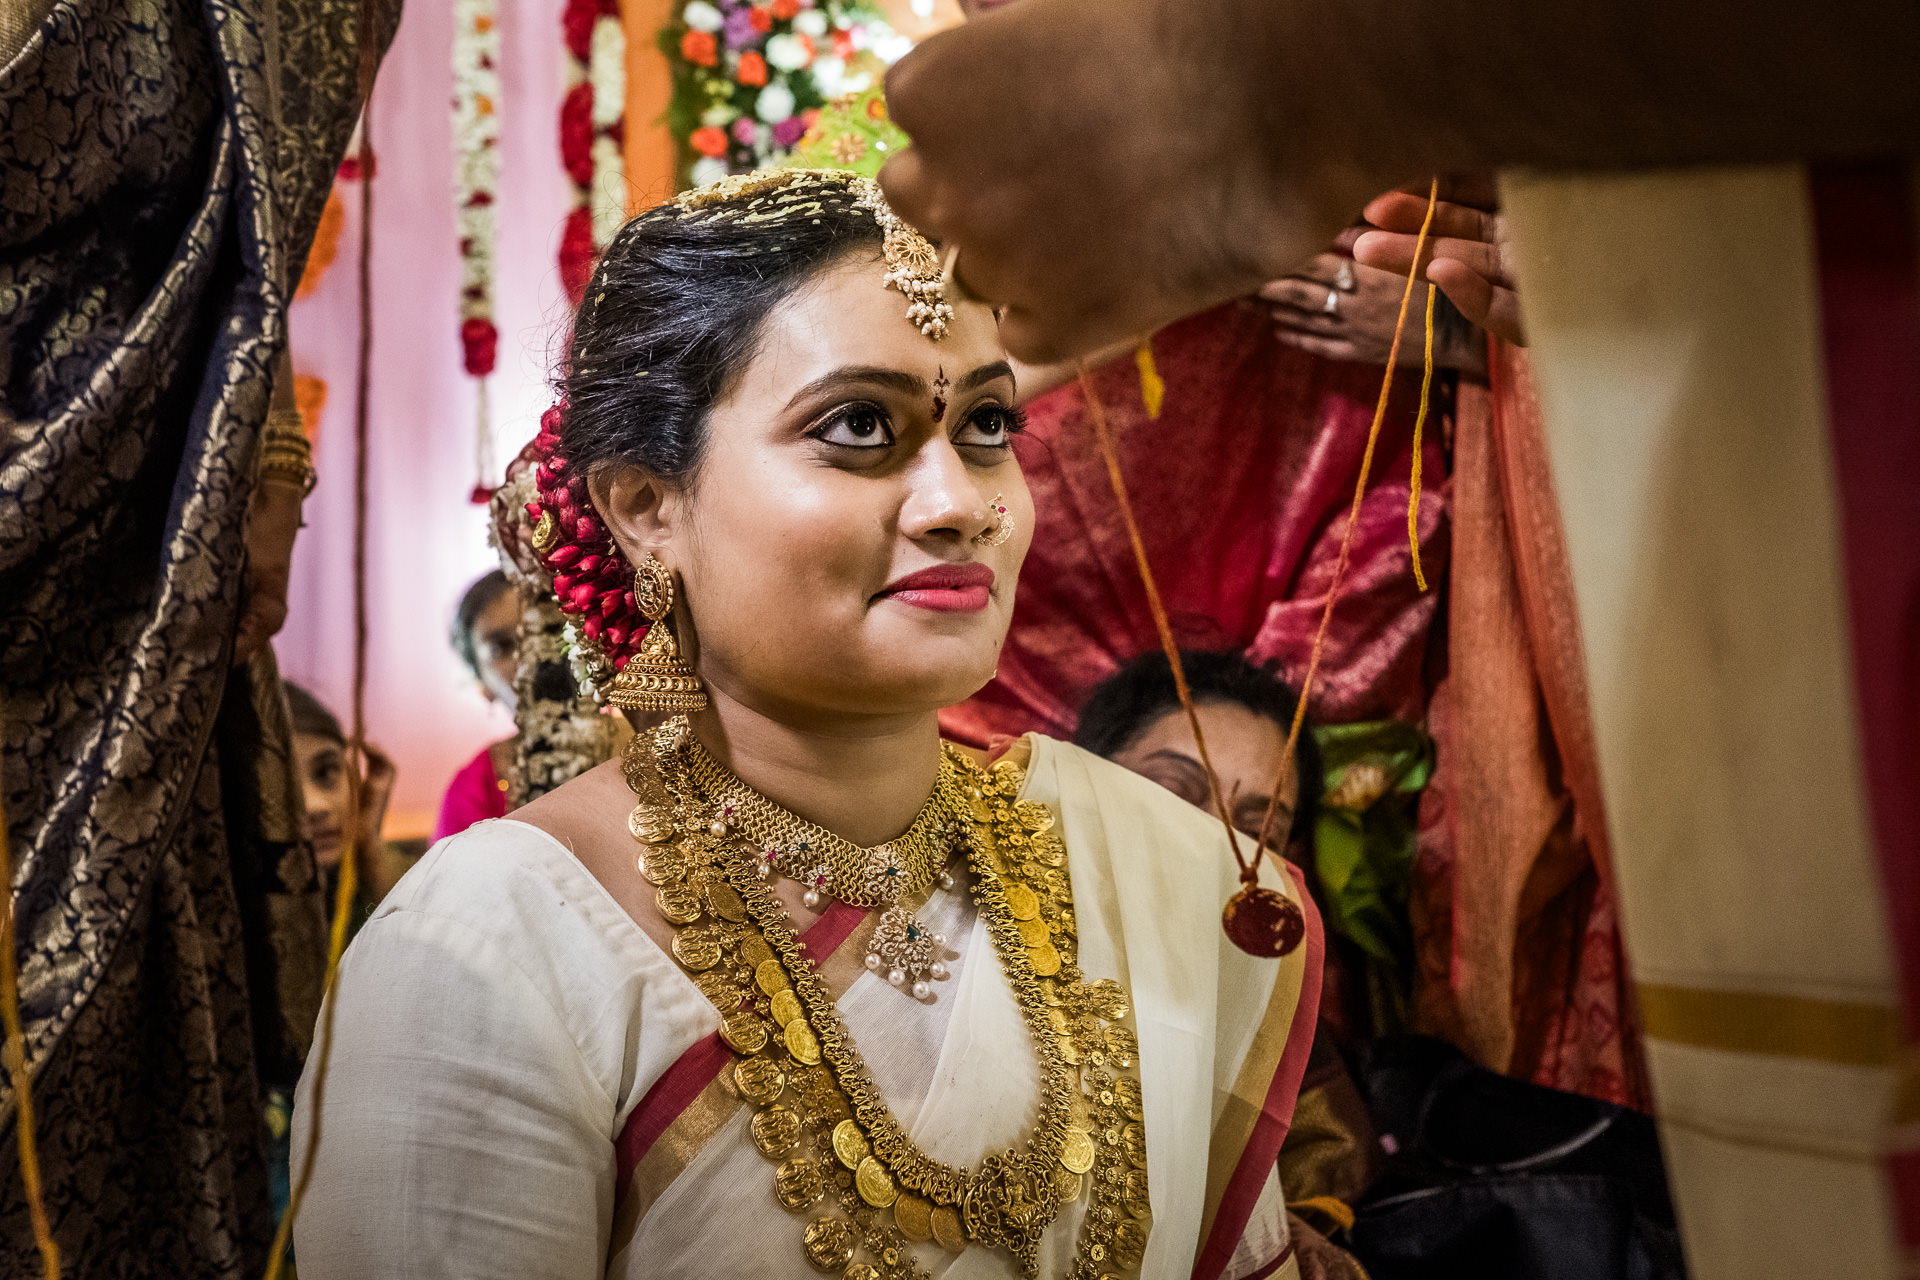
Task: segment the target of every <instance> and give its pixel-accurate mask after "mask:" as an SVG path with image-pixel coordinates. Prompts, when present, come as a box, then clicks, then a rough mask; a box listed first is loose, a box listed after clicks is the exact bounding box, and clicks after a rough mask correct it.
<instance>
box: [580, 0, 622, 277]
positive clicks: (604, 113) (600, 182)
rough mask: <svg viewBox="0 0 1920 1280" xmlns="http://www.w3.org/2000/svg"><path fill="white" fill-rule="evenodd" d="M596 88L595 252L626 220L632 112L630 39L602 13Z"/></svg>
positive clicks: (591, 68) (595, 51) (596, 37)
mask: <svg viewBox="0 0 1920 1280" xmlns="http://www.w3.org/2000/svg"><path fill="white" fill-rule="evenodd" d="M587 80H588V82H589V83H590V84H592V85H593V131H594V133H593V190H592V192H591V193H590V194H589V196H588V199H589V200H590V201H591V207H592V210H593V243H594V247H595V248H598V249H604V248H606V247H607V245H609V244H610V243H612V241H613V237H614V234H615V233H616V232H618V231H619V230H620V226H621V224H622V223H624V222H625V221H626V220H627V182H626V176H627V164H626V156H625V155H624V154H623V152H622V149H621V143H620V137H621V135H622V130H621V129H620V127H619V126H620V125H621V122H622V121H623V120H624V118H625V116H626V112H627V33H626V30H625V28H624V27H623V26H622V25H621V22H620V18H619V15H617V14H606V13H603V14H601V15H600V16H599V18H597V19H596V20H595V21H594V24H593V45H592V53H591V55H590V58H589V61H588V65H587Z"/></svg>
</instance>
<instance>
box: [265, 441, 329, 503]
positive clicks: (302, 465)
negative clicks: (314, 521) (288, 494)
mask: <svg viewBox="0 0 1920 1280" xmlns="http://www.w3.org/2000/svg"><path fill="white" fill-rule="evenodd" d="M260 478H261V479H262V480H291V481H293V482H294V483H295V484H297V485H299V486H300V496H301V497H305V496H306V495H307V494H310V493H312V492H313V486H314V485H316V484H318V483H319V481H320V475H319V472H317V471H315V470H314V467H313V459H312V457H311V456H310V455H309V454H307V453H306V452H305V451H302V450H297V449H290V448H288V447H286V446H285V445H282V444H279V443H277V442H274V441H269V442H268V443H267V445H266V447H265V448H264V449H262V450H261V453H260Z"/></svg>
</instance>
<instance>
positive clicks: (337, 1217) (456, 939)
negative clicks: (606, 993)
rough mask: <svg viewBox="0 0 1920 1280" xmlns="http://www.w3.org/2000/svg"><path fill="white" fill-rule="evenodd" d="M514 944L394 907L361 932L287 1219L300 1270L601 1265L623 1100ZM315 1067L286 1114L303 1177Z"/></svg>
mask: <svg viewBox="0 0 1920 1280" xmlns="http://www.w3.org/2000/svg"><path fill="white" fill-rule="evenodd" d="M511 950H512V948H508V947H502V946H500V945H499V944H498V940H496V939H489V938H487V937H485V936H483V935H482V934H481V933H479V932H478V931H476V930H475V929H474V928H473V927H472V926H471V925H470V924H469V923H466V922H463V921H460V920H457V919H450V918H448V917H446V916H444V915H438V914H430V913H425V912H420V911H410V910H405V909H401V910H392V909H389V910H387V911H384V912H382V913H381V914H380V915H379V916H377V917H376V918H375V919H374V920H372V921H370V922H369V923H368V924H367V926H366V927H365V928H364V929H363V930H362V931H361V933H360V935H359V937H358V938H356V939H355V940H354V944H353V947H352V949H351V950H350V951H349V953H348V955H347V957H346V960H345V962H344V963H343V965H342V967H341V971H340V975H339V980H338V983H337V986H336V988H335V995H334V1005H335V1008H334V1024H333V1036H334V1044H333V1052H332V1055H331V1060H330V1064H329V1070H328V1073H327V1077H326V1087H325V1095H324V1098H323V1099H322V1100H321V1120H322V1128H321V1137H320V1143H319V1150H318V1155H317V1159H316V1161H315V1164H314V1172H313V1181H312V1184H311V1185H310V1186H309V1188H308V1190H307V1193H306V1197H305V1200H304V1202H303V1203H302V1205H301V1209H300V1215H299V1217H298V1219H297V1220H296V1223H295V1227H294V1240H295V1244H296V1254H297V1261H298V1265H299V1268H300V1273H301V1275H302V1277H303V1280H361V1278H363V1277H373V1276H378V1277H383V1278H384V1277H394V1278H401V1277H404V1278H406V1280H415V1278H418V1280H426V1278H428V1277H443V1276H444V1277H454V1276H459V1277H462V1278H463V1280H468V1278H471V1280H483V1278H485V1277H496V1276H497V1277H501V1280H506V1278H507V1277H512V1278H513V1280H589V1278H590V1277H591V1278H597V1277H599V1276H600V1275H601V1274H602V1271H603V1269H604V1266H605V1262H604V1259H605V1256H606V1244H607V1236H608V1232H609V1230H610V1226H611V1223H612V1218H613V1182H614V1156H613V1145H612V1142H611V1139H610V1135H611V1134H612V1133H613V1132H614V1128H613V1122H614V1117H615V1112H616V1109H617V1104H616V1101H615V1099H614V1098H613V1097H611V1096H610V1095H609V1093H608V1091H607V1089H606V1088H605V1086H604V1084H603V1083H602V1082H601V1081H600V1080H599V1079H597V1078H596V1075H595V1072H594V1071H593V1070H592V1068H591V1067H590V1066H589V1064H588V1063H587V1061H586V1060H585V1058H584V1057H583V1055H582V1053H581V1050H580V1046H579V1045H578V1044H577V1043H576V1041H575V1039H574V1036H573V1035H572V1034H571V1032H570V1030H569V1028H568V1026H567V1024H566V1020H565V1018H564V1016H563V1015H562V1013H561V1011H559V1010H556V1009H555V1008H554V1007H553V1003H552V1001H551V999H549V998H548V996H547V995H546V994H544V993H543V991H542V990H541V985H542V984H540V983H537V982H536V981H534V980H532V979H530V978H529V976H528V975H527V974H526V973H525V972H524V971H522V969H521V968H520V967H519V966H518V965H517V964H515V963H514V962H513V961H512V959H511V958H510V954H509V953H510V952H511ZM313 1068H314V1064H313V1062H311V1061H310V1062H309V1064H308V1070H307V1072H306V1074H305V1075H304V1076H303V1077H302V1079H301V1081H300V1089H299V1094H298V1097H297V1105H296V1111H295V1115H294V1121H293V1133H294V1149H293V1170H294V1173H295V1176H296V1177H297V1176H298V1173H299V1169H300V1166H301V1161H302V1159H303V1158H304V1154H305V1147H306V1137H307V1132H308V1129H307V1126H308V1125H309V1123H310V1122H311V1115H312V1108H313V1106H314V1096H313V1094H314V1087H315V1079H314V1077H315V1071H314V1069H313Z"/></svg>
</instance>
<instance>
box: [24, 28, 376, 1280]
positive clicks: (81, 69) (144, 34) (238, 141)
mask: <svg viewBox="0 0 1920 1280" xmlns="http://www.w3.org/2000/svg"><path fill="white" fill-rule="evenodd" d="M396 18H397V9H396V8H392V7H389V6H386V5H383V4H372V5H368V6H367V7H366V8H365V9H364V10H363V8H362V3H361V0H278V3H275V0H203V3H198V4H196V3H190V2H189V0H59V2H58V3H54V4H51V5H46V6H42V9H41V13H40V21H39V22H38V24H37V26H35V27H34V28H33V29H32V30H31V31H26V30H17V31H15V32H12V33H10V34H11V35H13V36H14V38H13V39H11V40H9V41H8V42H7V44H6V45H5V46H4V49H0V52H3V53H4V54H5V55H6V57H7V61H6V65H5V68H4V70H0V119H5V120H6V122H7V127H6V128H5V129H4V130H0V672H4V676H0V696H4V716H3V717H0V725H3V732H4V739H3V740H0V745H3V746H4V757H3V758H0V759H3V763H4V787H5V801H6V810H7V816H8V819H9V823H10V826H11V831H10V835H11V840H12V851H13V858H14V883H13V885H12V889H13V891H14V893H15V903H16V909H17V920H18V928H19V942H18V959H19V963H20V985H21V1006H22V1016H23V1020H24V1023H25V1032H26V1039H27V1053H28V1059H29V1063H30V1066H31V1070H32V1072H33V1077H34V1085H35V1098H34V1102H35V1111H36V1127H37V1130H38V1136H39V1143H40V1160H41V1169H42V1176H43V1178H44V1180H45V1196H46V1202H47V1208H48V1212H49V1214H50V1216H51V1218H52V1221H53V1226H54V1230H55V1234H56V1237H57V1238H58V1240H59V1242H60V1245H61V1249H62V1253H63V1255H64V1260H65V1263H66V1274H67V1275H69V1276H80V1277H84V1276H106V1275H112V1276H148V1275H151V1276H156V1277H159V1276H165V1277H177V1276H195V1277H203V1276H205V1277H235V1278H236V1280H237V1278H238V1277H240V1276H243V1275H253V1274H257V1273H258V1271H259V1269H260V1267H261V1266H262V1265H263V1264H264V1262H265V1254H266V1248H267V1244H268V1242H269V1241H270V1239H271V1236H272V1230H273V1219H272V1213H271V1209H270V1207H269V1202H268V1197H267V1173H266V1160H265V1147H266V1140H267V1135H266V1131H265V1127H264V1112H263V1101H264V1094H263V1091H262V1080H263V1077H264V1078H265V1079H267V1080H268V1081H270V1082H271V1081H274V1080H284V1081H286V1082H288V1083H290V1082H291V1081H292V1079H293V1078H294V1075H295V1074H297V1072H298V1068H299V1060H300V1056H301V1053H302V1051H303V1050H304V1047H305V1040H306V1037H307V1035H308V1034H309V1033H310V1028H311V1026H312V1017H313V1014H314V1011H315V1009H316V1007H317V1000H318V982H319V969H318V965H317V963H316V962H315V956H316V948H317V947H318V946H319V945H320V944H321V941H322V938H321V933H320V914H319V902H318V897H317V894H316V892H315V890H314V883H313V867H312V859H311V856H310V855H309V854H308V852H307V850H306V848H305V846H304V845H303V844H302V843H301V839H300V834H299V826H298V810H297V808H296V805H295V797H296V795H297V792H296V791H295V789H294V782H293V774H292V770H291V768H290V767H289V766H288V752H287V742H288V736H289V733H288V725H287V720H286V711H285V705H284V702H282V701H281V698H280V695H279V691H278V680H277V678H276V677H275V673H274V671H273V664H272V661H271V658H270V657H268V658H266V659H263V660H261V661H258V662H256V663H254V664H252V665H251V666H249V667H248V668H245V669H242V670H239V671H232V670H230V658H229V654H230V650H231V643H232V637H233V633H234V628H235V624H236V621H237V617H238V611H239V608H240V604H241V582H242V577H243V569H244V546H243V535H244V529H245V517H246V511H247V506H248V502H249V500H250V497H251V495H252V490H253V483H254V469H255V465H256V456H255V455H256V445H257V438H258V433H259V428H260V425H261V423H262V421H263V420H264V418H265V416H266V411H267V403H268V396H269V390H270V385H269V384H270V378H271V371H272V369H273V366H274V362H275V360H276V358H277V356H278V353H279V352H280V350H281V349H282V348H283V346H284V344H285V342H286V302H287V298H288V295H289V292H290V290H291V288H292V285H293V282H294V281H295V280H297V279H298V277H299V273H300V268H301V262H302V259H303V258H304V254H305V246H306V245H307V243H308V241H309V240H310V239H311V237H312V234H313V228H314V226H315V223H316V222H317V220H318V217H319V213H320V208H321V205H322V203H323V202H324V200H325V199H326V194H327V189H328V185H329V181H330V178H331V176H332V172H333V169H334V166H335V165H336V164H337V162H338V160H339V156H340V152H341V151H342V149H343V148H344V147H345V145H346V140H347V136H348V134H349V132H350V130H351V128H352V124H353V120H354V116H355V114H356V111H357V100H358V95H359V86H360V84H361V83H362V81H363V76H364V75H365V72H363V70H362V58H361V55H360V52H359V44H360V35H361V32H362V27H363V23H364V25H365V26H366V35H367V41H366V45H367V48H368V49H369V50H378V49H380V48H384V46H385V43H386V41H387V39H388V38H390V36H391V33H392V30H393V26H394V23H395V20H396ZM368 19H370V21H368ZM366 65H367V66H369V67H370V65H371V63H370V62H368V63H367V64H366ZM14 1119H15V1098H14V1096H13V1094H12V1091H11V1088H10V1086H9V1085H7V1084H5V1083H0V1149H3V1150H5V1151H6V1152H7V1156H6V1159H5V1162H4V1165H0V1167H4V1169H5V1173H4V1175H0V1274H9V1275H25V1274H31V1273H34V1272H36V1271H37V1269H38V1263H37V1259H36V1258H35V1256H34V1250H33V1245H32V1240H31V1235H30V1232H29V1230H28V1225H27V1219H26V1213H25V1210H24V1206H23V1203H22V1199H21V1190H20V1183H19V1177H18V1172H17V1169H16V1167H15V1165H14V1161H13V1157H12V1148H13V1145H14V1135H13V1131H12V1130H13V1124H14Z"/></svg>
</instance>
